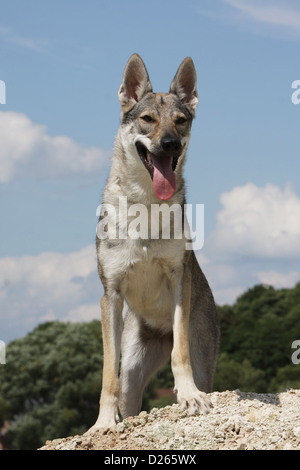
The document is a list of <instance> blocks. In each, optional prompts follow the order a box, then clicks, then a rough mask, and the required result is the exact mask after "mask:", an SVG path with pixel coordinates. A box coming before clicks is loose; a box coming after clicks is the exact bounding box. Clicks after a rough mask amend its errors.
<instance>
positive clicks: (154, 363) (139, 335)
mask: <svg viewBox="0 0 300 470" xmlns="http://www.w3.org/2000/svg"><path fill="white" fill-rule="evenodd" d="M171 350H172V334H170V335H165V336H163V335H161V334H160V333H159V332H157V331H155V330H152V329H150V328H149V327H148V326H147V325H145V323H144V322H143V320H141V319H140V318H139V317H137V316H136V315H135V314H134V313H133V312H131V311H130V310H129V311H128V312H127V314H126V318H125V324H124V331H123V336H122V353H121V354H122V359H121V373H120V400H119V408H120V412H121V415H122V417H123V418H126V417H127V416H135V415H137V414H138V413H139V411H140V409H141V406H142V398H143V391H144V388H145V386H146V384H147V382H148V380H149V379H150V377H151V376H152V375H153V374H154V373H155V372H156V371H157V370H158V369H159V368H160V367H161V366H163V365H164V364H165V363H166V362H167V361H168V359H169V358H170V356H171Z"/></svg>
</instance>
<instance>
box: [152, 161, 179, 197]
mask: <svg viewBox="0 0 300 470" xmlns="http://www.w3.org/2000/svg"><path fill="white" fill-rule="evenodd" d="M151 160H152V163H153V167H154V172H153V188H154V191H155V194H156V196H157V197H158V199H162V200H164V201H166V200H168V199H171V197H172V196H173V194H174V192H175V188H176V177H175V173H174V171H173V169H172V163H173V157H172V156H170V157H162V158H158V157H155V156H154V155H152V154H151Z"/></svg>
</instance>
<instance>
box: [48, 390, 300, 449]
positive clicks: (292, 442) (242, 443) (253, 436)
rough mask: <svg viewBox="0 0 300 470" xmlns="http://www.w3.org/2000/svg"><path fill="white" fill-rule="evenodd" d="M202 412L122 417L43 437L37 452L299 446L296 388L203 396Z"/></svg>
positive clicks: (157, 412) (167, 409) (171, 408)
mask: <svg viewBox="0 0 300 470" xmlns="http://www.w3.org/2000/svg"><path fill="white" fill-rule="evenodd" d="M209 396H210V399H211V401H212V404H213V408H212V410H211V412H210V413H209V414H208V415H198V416H188V414H187V412H182V411H181V410H180V409H179V407H178V405H172V406H167V407H165V408H161V409H157V408H154V409H153V410H151V412H150V413H149V414H148V413H146V412H141V413H140V414H139V415H138V416H135V417H132V418H127V419H125V420H124V421H122V422H120V423H118V424H117V425H116V426H115V427H114V428H113V429H111V430H110V431H107V432H104V433H103V432H99V431H96V432H94V433H93V434H91V435H83V436H72V437H67V438H64V439H55V440H54V441H47V442H46V444H45V446H44V447H42V448H41V450H143V449H146V450H164V449H166V450H179V449H189V450H191V449H193V450H197V449H199V450H200V449H207V450H209V449H222V450H225V449H230V450H231V449H239V450H242V449H245V450H256V449H257V450H258V449H261V450H293V449H298V450H300V390H288V391H287V392H284V393H280V394H277V395H270V394H257V393H243V392H240V391H239V390H235V391H232V392H231V391H226V392H214V393H211V394H209Z"/></svg>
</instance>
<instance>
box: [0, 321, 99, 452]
mask: <svg viewBox="0 0 300 470" xmlns="http://www.w3.org/2000/svg"><path fill="white" fill-rule="evenodd" d="M101 345H102V341H101V324H100V322H98V321H93V322H91V323H82V324H76V323H58V322H55V323H45V324H42V325H40V326H38V327H37V328H36V329H35V330H34V331H33V332H32V333H30V334H28V335H27V336H26V337H24V338H21V339H18V340H16V341H13V342H12V343H10V344H9V345H8V346H7V355H6V356H7V357H6V365H5V367H3V368H2V369H1V382H0V417H1V421H2V423H3V421H4V420H8V421H10V423H11V427H10V430H9V433H8V438H9V440H10V442H11V443H12V445H13V448H15V449H35V448H37V447H39V446H41V445H42V444H43V443H44V442H45V440H47V439H53V438H57V437H63V436H66V435H70V434H77V433H82V432H84V431H85V430H86V429H87V428H88V427H90V426H91V425H92V424H93V423H94V422H95V420H96V418H97V412H98V402H99V394H100V389H101V370H102V354H101ZM0 424H1V423H0Z"/></svg>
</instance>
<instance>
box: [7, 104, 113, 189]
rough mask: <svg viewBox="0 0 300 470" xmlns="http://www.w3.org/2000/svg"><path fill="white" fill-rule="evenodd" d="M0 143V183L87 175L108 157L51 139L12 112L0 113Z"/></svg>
mask: <svg viewBox="0 0 300 470" xmlns="http://www.w3.org/2000/svg"><path fill="white" fill-rule="evenodd" d="M0 142H1V146H0V183H5V182H9V181H12V180H14V179H19V178H26V177H33V178H55V177H60V176H66V175H67V176H70V175H72V174H80V173H83V174H91V173H92V172H94V171H98V170H99V169H100V168H101V167H103V165H105V164H106V163H107V161H108V158H109V155H110V152H107V151H104V150H102V149H100V148H96V147H89V148H85V147H83V146H81V145H79V144H78V143H76V142H74V141H73V140H72V139H70V138H69V137H67V136H54V137H51V136H49V135H48V134H47V132H46V127H45V126H43V125H40V124H34V123H32V121H31V120H30V119H29V118H28V117H27V116H26V115H25V114H21V113H17V112H13V111H5V112H3V111H2V112H0Z"/></svg>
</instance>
